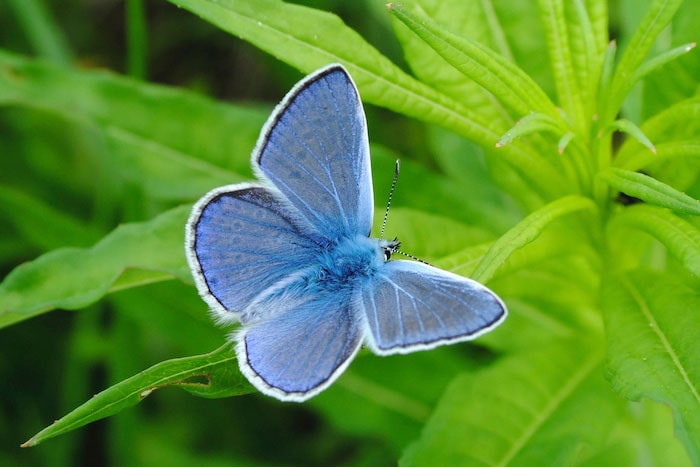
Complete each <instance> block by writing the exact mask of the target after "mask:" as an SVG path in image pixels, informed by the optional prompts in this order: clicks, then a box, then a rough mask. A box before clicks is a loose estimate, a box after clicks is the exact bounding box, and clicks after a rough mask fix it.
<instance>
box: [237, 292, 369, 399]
mask: <svg viewBox="0 0 700 467" xmlns="http://www.w3.org/2000/svg"><path fill="white" fill-rule="evenodd" d="M349 297H350V294H349V293H340V294H339V293H329V292H325V293H321V294H320V295H316V296H314V297H309V299H308V300H307V301H305V302H301V303H299V302H298V301H296V300H285V301H283V300H280V301H279V303H278V304H277V306H278V307H280V308H282V310H281V311H280V313H279V314H277V315H276V316H275V317H273V318H271V319H268V320H263V321H260V322H258V323H255V324H252V325H251V326H249V327H246V328H244V329H243V330H242V331H240V333H239V335H238V336H236V340H237V342H238V345H237V347H236V351H237V353H238V359H239V364H240V366H241V370H242V371H243V372H244V374H245V375H246V376H247V377H248V379H249V380H250V381H251V382H252V383H253V384H254V385H255V386H256V387H257V388H258V389H259V390H260V391H262V392H263V393H265V394H268V395H271V396H274V397H277V398H278V399H281V400H292V401H303V400H306V399H308V398H309V397H312V396H314V395H315V394H317V393H319V392H320V391H322V390H323V389H325V388H326V387H328V386H329V385H330V384H331V383H332V382H333V381H334V380H335V379H336V378H337V377H338V376H339V375H340V374H341V373H342V372H343V371H344V370H345V368H346V367H347V365H348V364H349V363H350V361H351V360H352V358H353V357H354V355H355V354H356V353H357V350H358V349H359V348H360V344H361V343H362V331H361V326H360V324H359V320H358V319H357V316H356V314H353V313H352V312H351V307H350V299H349ZM290 301H291V302H293V303H290Z"/></svg>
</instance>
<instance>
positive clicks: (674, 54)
mask: <svg viewBox="0 0 700 467" xmlns="http://www.w3.org/2000/svg"><path fill="white" fill-rule="evenodd" d="M696 46H697V44H696V43H695V42H691V43H690V44H683V45H681V46H680V47H675V48H673V49H671V50H667V51H666V52H663V53H661V54H659V55H657V56H656V57H654V58H652V59H650V60H647V61H646V62H644V63H643V64H642V65H641V66H640V67H639V68H637V69H636V70H635V72H634V73H633V74H632V76H630V77H629V80H628V81H627V86H628V88H625V90H624V92H625V93H627V92H629V90H630V89H632V87H633V86H634V85H635V84H636V83H637V82H639V81H640V80H641V79H642V78H644V77H645V76H646V75H648V74H649V73H651V72H652V71H654V70H656V69H657V68H660V67H662V66H663V65H665V64H667V63H668V62H670V61H672V60H675V59H677V58H678V57H680V56H682V55H685V54H687V53H688V52H690V51H691V50H693V49H694V48H695V47H696Z"/></svg>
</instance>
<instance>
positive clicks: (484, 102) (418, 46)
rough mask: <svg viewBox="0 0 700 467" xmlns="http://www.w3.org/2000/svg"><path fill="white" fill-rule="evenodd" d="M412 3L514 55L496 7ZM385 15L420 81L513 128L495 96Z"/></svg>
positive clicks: (449, 25)
mask: <svg viewBox="0 0 700 467" xmlns="http://www.w3.org/2000/svg"><path fill="white" fill-rule="evenodd" d="M411 3H415V4H416V9H418V10H420V11H421V12H424V13H425V14H426V15H427V16H429V17H430V18H432V19H433V20H434V21H435V22H437V23H439V24H441V25H444V26H445V27H447V28H449V29H451V30H453V31H458V32H459V33H460V34H461V35H463V36H465V37H467V38H469V39H471V40H474V41H478V42H479V43H481V44H484V45H486V46H489V45H493V48H496V47H497V48H498V49H497V50H499V52H501V53H502V54H504V55H505V56H508V57H510V56H511V51H510V48H509V46H508V43H507V42H506V40H505V38H504V37H502V33H503V31H502V30H501V29H500V25H499V24H498V18H495V13H494V12H493V11H492V10H491V9H490V8H489V7H492V5H488V4H477V3H476V2H461V1H455V0H447V1H435V0H420V1H418V2H411ZM489 10H491V11H489ZM381 13H382V15H385V16H388V17H389V18H390V20H391V24H392V26H393V28H394V33H395V34H396V37H397V39H398V40H399V42H400V44H401V47H402V49H403V54H404V57H405V59H406V61H407V62H408V64H409V66H410V67H411V71H412V72H413V74H414V75H415V76H416V77H417V78H418V79H419V80H420V81H422V82H423V83H426V84H428V85H430V86H431V87H433V88H435V89H437V90H438V91H440V92H441V93H443V94H445V95H447V96H450V97H451V98H452V99H454V100H455V101H457V102H460V103H461V104H463V105H464V106H465V107H467V108H469V109H471V110H473V111H475V112H478V113H479V114H480V115H482V116H483V117H484V119H486V120H490V121H493V122H494V123H496V125H498V126H508V125H509V122H510V120H511V117H510V116H509V115H508V113H507V112H506V110H505V109H504V107H503V105H502V104H501V103H500V102H498V101H497V100H496V99H494V97H493V96H492V95H491V94H489V93H488V92H487V91H486V90H485V89H484V88H482V87H481V86H479V85H478V84H477V83H476V82H474V81H472V80H470V79H467V78H466V77H465V76H464V74H462V73H461V72H460V71H459V70H457V69H455V68H454V67H453V66H452V65H450V64H449V63H448V62H447V61H446V60H445V59H444V58H443V57H441V56H440V55H439V54H438V53H437V52H436V51H435V50H433V49H432V48H431V47H430V46H429V45H428V44H427V43H426V42H425V41H423V39H421V38H420V37H419V36H418V35H416V34H415V33H414V32H413V31H412V30H411V29H409V28H408V27H407V26H406V25H404V24H403V23H402V22H401V21H399V20H398V19H397V18H396V17H395V16H394V15H386V10H384V11H382V12H381Z"/></svg>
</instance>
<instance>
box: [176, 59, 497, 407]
mask: <svg viewBox="0 0 700 467" xmlns="http://www.w3.org/2000/svg"><path fill="white" fill-rule="evenodd" d="M252 166H253V170H254V172H255V174H256V176H257V177H258V179H259V181H257V182H250V183H240V184H237V185H229V186H223V187H220V188H216V189H214V190H212V191H210V192H209V193H207V194H206V195H205V196H204V197H203V198H201V199H200V200H199V201H198V202H197V203H196V204H195V205H194V207H193V209H192V213H191V215H190V217H189V219H188V222H187V226H186V241H185V243H186V245H185V248H186V253H187V258H188V262H189V265H190V268H191V270H192V273H193V277H194V280H195V283H196V286H197V289H198V291H199V293H200V295H201V296H202V298H203V299H204V301H205V302H206V303H207V304H208V305H209V306H210V307H211V309H212V310H213V312H214V313H215V314H216V317H217V318H218V320H219V321H220V322H223V323H230V322H240V323H241V326H240V328H238V330H237V331H236V332H234V334H233V335H232V336H231V338H232V340H234V341H235V342H236V354H237V357H238V363H239V366H240V369H241V371H242V373H243V374H244V375H245V376H246V377H247V378H248V380H249V381H250V382H251V383H252V384H253V385H254V386H255V387H256V388H258V389H259V390H260V391H261V392H263V393H265V394H267V395H270V396H273V397H276V398H278V399H281V400H286V401H303V400H306V399H308V398H310V397H312V396H314V395H316V394H318V393H319V392H321V391H323V390H324V389H326V388H327V387H328V386H329V385H330V384H331V383H332V382H333V381H335V379H336V378H338V376H339V375H340V374H341V373H342V372H343V371H344V370H345V368H346V367H347V366H348V364H349V363H350V361H351V360H352V359H353V357H354V356H355V354H356V353H357V352H358V350H359V349H360V347H361V346H362V345H363V343H364V344H366V345H367V346H368V347H369V348H370V349H371V350H372V351H373V352H375V353H376V354H379V355H390V354H397V353H400V354H401V353H408V352H413V351H416V350H425V349H432V348H434V347H436V346H439V345H443V344H450V343H454V342H460V341H466V340H470V339H474V338H475V337H477V336H479V335H482V334H484V333H485V332H488V331H490V330H492V329H493V328H495V327H496V326H497V325H499V324H500V323H501V322H503V320H504V319H505V317H506V314H507V311H506V307H505V305H504V303H503V302H502V300H501V299H500V298H499V297H498V296H497V295H496V294H495V293H493V292H492V291H491V290H489V289H488V288H486V287H485V286H483V285H481V284H479V283H478V282H475V281H473V280H471V279H467V278H464V277H461V276H458V275H456V274H453V273H450V272H447V271H443V270H441V269H438V268H435V267H433V266H430V265H428V264H425V263H422V262H418V261H412V260H395V259H392V255H393V254H394V253H396V252H397V251H398V248H399V242H398V241H396V240H394V241H389V240H385V239H376V238H371V237H370V230H371V226H372V216H373V210H374V208H373V207H374V201H373V190H372V175H371V167H370V156H369V142H368V136H367V123H366V121H365V114H364V110H363V108H362V103H361V101H360V96H359V92H358V90H357V88H356V86H355V84H354V82H353V81H352V78H351V77H350V75H349V73H348V72H347V71H346V70H345V68H343V67H342V66H341V65H337V64H335V65H330V66H327V67H325V68H322V69H320V70H318V71H316V72H315V73H312V74H311V75H309V76H307V77H306V78H304V79H303V80H302V81H300V82H299V83H297V84H296V85H295V86H294V87H293V88H292V90H291V91H290V92H289V93H288V94H287V96H286V97H285V98H284V99H283V100H282V102H281V103H280V104H279V105H278V106H277V107H276V108H275V110H274V111H273V112H272V115H271V116H270V117H269V119H268V121H267V123H266V124H265V126H264V127H263V129H262V132H261V134H260V137H259V139H258V143H257V146H256V147H255V149H254V151H253V154H252Z"/></svg>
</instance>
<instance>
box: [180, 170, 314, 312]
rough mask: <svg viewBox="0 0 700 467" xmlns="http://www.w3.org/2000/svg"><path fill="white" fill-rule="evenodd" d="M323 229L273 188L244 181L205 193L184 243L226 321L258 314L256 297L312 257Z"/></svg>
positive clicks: (203, 289) (202, 288)
mask: <svg viewBox="0 0 700 467" xmlns="http://www.w3.org/2000/svg"><path fill="white" fill-rule="evenodd" d="M319 241H321V239H319V238H318V234H317V233H316V232H315V231H314V229H313V228H312V227H311V226H309V225H307V224H306V222H305V221H304V219H302V218H300V217H299V215H298V214H296V213H295V211H293V210H290V209H289V206H288V205H287V204H286V203H285V202H284V200H283V199H282V196H281V195H280V194H279V193H278V192H276V191H275V190H272V189H270V188H266V187H264V186H260V185H257V184H254V183H243V184H239V185H230V186H224V187H220V188H217V189H215V190H212V191H210V192H209V193H208V194H207V195H206V196H204V197H203V198H202V199H200V200H199V201H198V202H197V204H195V206H194V208H193V209H192V214H190V218H189V220H188V221H187V228H186V241H185V249H186V253H187V259H188V261H189V264H190V269H191V270H192V273H193V276H194V279H195V282H196V284H197V289H198V290H199V293H200V295H201V296H202V298H203V299H204V300H205V301H206V302H207V303H208V304H209V306H210V307H211V308H212V310H214V311H215V312H216V313H217V315H218V317H219V319H221V320H222V321H229V320H240V321H242V322H243V323H245V322H247V321H250V320H252V319H255V317H254V316H253V314H254V313H255V311H256V310H252V311H251V310H248V308H249V305H250V304H251V303H252V302H253V301H254V299H255V298H256V297H257V296H258V295H260V294H261V293H263V292H265V291H266V290H270V289H271V288H273V287H274V286H275V285H276V284H279V283H280V282H282V281H284V280H287V279H288V278H289V277H290V276H293V275H295V274H298V272H299V269H300V268H301V267H303V266H305V265H307V264H309V263H313V262H314V261H315V260H316V258H317V256H318V254H319V252H320V249H321V247H320V246H319Z"/></svg>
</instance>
